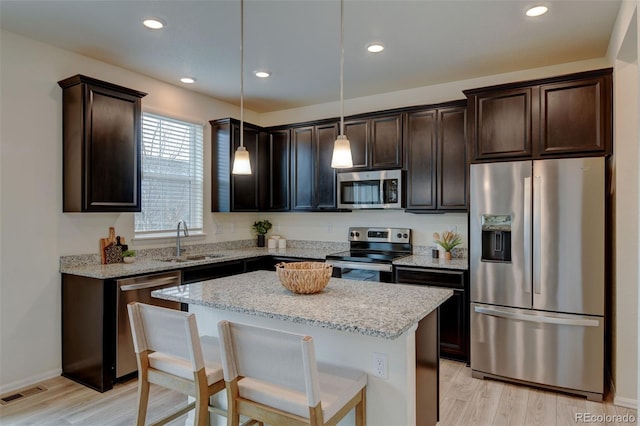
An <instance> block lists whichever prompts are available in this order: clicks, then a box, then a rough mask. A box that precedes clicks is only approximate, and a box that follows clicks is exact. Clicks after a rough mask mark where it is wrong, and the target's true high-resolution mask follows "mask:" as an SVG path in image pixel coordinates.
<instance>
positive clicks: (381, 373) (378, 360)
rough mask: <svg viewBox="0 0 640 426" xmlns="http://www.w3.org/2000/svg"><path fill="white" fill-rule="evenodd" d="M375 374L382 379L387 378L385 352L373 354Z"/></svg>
mask: <svg viewBox="0 0 640 426" xmlns="http://www.w3.org/2000/svg"><path fill="white" fill-rule="evenodd" d="M373 375H374V376H376V377H380V378H382V379H386V378H387V356H386V355H385V354H377V353H374V354H373Z"/></svg>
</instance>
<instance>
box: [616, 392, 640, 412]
mask: <svg viewBox="0 0 640 426" xmlns="http://www.w3.org/2000/svg"><path fill="white" fill-rule="evenodd" d="M613 405H618V406H620V407H625V408H631V409H633V410H637V409H638V400H637V399H631V398H625V397H622V396H617V395H614V396H613Z"/></svg>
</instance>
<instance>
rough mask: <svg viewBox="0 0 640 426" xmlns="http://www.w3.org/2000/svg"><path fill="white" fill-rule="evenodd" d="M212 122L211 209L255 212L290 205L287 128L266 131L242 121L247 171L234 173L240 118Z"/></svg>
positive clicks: (273, 209)
mask: <svg viewBox="0 0 640 426" xmlns="http://www.w3.org/2000/svg"><path fill="white" fill-rule="evenodd" d="M209 123H210V124H211V144H212V149H211V211H212V212H256V211H286V210H288V209H289V149H290V148H289V147H290V143H289V132H288V130H284V131H274V132H266V131H264V129H262V128H261V127H258V126H255V125H253V124H249V123H246V122H245V123H243V133H244V140H243V143H244V146H245V147H246V148H247V151H249V160H250V161H251V174H250V175H234V174H232V173H231V171H232V169H233V157H234V154H235V152H236V149H238V147H239V146H240V122H239V121H238V120H235V119H231V118H226V119H222V120H212V121H210V122H209Z"/></svg>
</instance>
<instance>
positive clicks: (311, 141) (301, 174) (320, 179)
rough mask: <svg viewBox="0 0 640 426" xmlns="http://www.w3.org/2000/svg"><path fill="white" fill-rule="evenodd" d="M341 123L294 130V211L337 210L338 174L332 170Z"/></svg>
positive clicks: (292, 201) (292, 184) (292, 179)
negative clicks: (334, 148)
mask: <svg viewBox="0 0 640 426" xmlns="http://www.w3.org/2000/svg"><path fill="white" fill-rule="evenodd" d="M337 137H338V123H337V122H330V123H325V124H319V125H315V126H304V127H296V128H293V129H291V209H292V210H302V211H311V210H335V209H336V207H337V202H336V171H335V169H333V168H331V157H332V155H333V143H334V142H335V140H336V138H337Z"/></svg>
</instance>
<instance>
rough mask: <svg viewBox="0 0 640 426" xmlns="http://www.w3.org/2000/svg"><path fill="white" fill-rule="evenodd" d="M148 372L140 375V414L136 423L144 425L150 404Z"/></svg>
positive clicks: (140, 425)
mask: <svg viewBox="0 0 640 426" xmlns="http://www.w3.org/2000/svg"><path fill="white" fill-rule="evenodd" d="M145 373H146V372H142V373H141V374H140V376H139V377H138V414H137V417H136V425H137V426H144V422H145V420H146V417H147V405H148V404H149V382H148V381H147V377H146V376H147V375H146V374H145Z"/></svg>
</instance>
